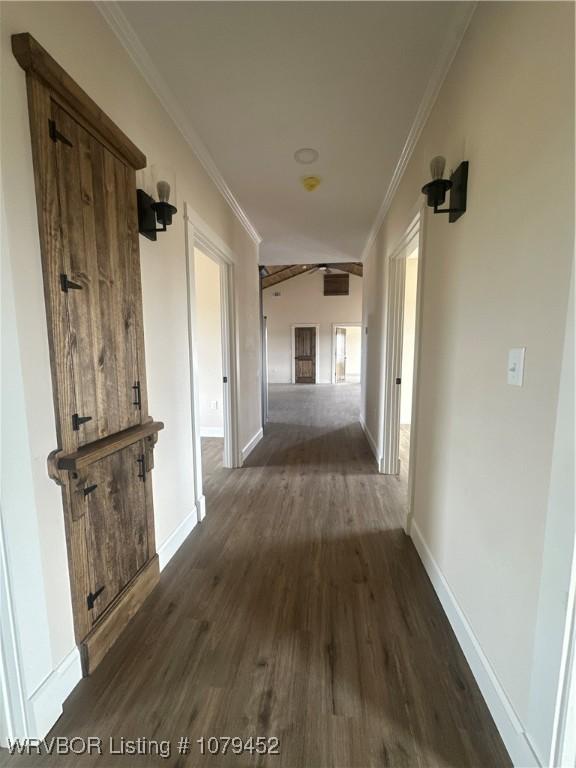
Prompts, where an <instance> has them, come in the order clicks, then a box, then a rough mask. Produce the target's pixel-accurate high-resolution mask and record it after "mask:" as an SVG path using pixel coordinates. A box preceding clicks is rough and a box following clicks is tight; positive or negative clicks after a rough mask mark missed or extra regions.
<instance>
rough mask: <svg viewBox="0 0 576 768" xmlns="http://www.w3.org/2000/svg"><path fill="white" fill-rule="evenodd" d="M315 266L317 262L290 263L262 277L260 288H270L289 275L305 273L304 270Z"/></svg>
mask: <svg viewBox="0 0 576 768" xmlns="http://www.w3.org/2000/svg"><path fill="white" fill-rule="evenodd" d="M317 266H318V265H317V264H290V265H288V266H286V267H283V268H282V269H281V270H280V269H279V270H278V271H276V272H273V273H272V274H271V275H268V276H267V277H263V278H262V288H270V287H271V286H272V285H277V284H278V283H282V282H284V280H290V278H291V277H297V276H298V275H305V274H306V272H310V270H311V269H314V268H315V267H317Z"/></svg>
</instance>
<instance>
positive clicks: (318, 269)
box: [310, 264, 332, 275]
mask: <svg viewBox="0 0 576 768" xmlns="http://www.w3.org/2000/svg"><path fill="white" fill-rule="evenodd" d="M310 272H311V273H312V272H323V273H324V274H325V275H331V274H332V270H331V269H330V267H329V266H328V264H318V266H317V267H315V268H314V269H311V270H310Z"/></svg>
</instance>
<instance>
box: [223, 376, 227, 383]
mask: <svg viewBox="0 0 576 768" xmlns="http://www.w3.org/2000/svg"><path fill="white" fill-rule="evenodd" d="M222 381H223V382H224V384H228V376H223V377H222Z"/></svg>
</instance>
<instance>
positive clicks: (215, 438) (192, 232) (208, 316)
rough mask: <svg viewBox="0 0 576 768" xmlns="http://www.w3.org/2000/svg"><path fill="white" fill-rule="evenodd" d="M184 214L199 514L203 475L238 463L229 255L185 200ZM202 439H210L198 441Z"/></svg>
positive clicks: (203, 507) (200, 513) (201, 513)
mask: <svg viewBox="0 0 576 768" xmlns="http://www.w3.org/2000/svg"><path fill="white" fill-rule="evenodd" d="M184 218H185V220H186V224H187V227H186V269H187V280H188V341H189V363H190V406H191V428H192V431H191V438H192V450H193V476H194V495H195V499H196V511H197V517H198V520H202V518H203V517H204V515H205V512H206V498H205V494H204V488H205V482H204V481H205V479H206V477H207V476H208V475H211V474H213V473H214V472H215V471H217V470H218V468H219V467H225V468H230V469H231V468H233V467H238V466H240V465H241V459H240V451H239V449H238V394H237V393H238V387H237V378H238V376H237V360H236V330H235V320H234V318H235V301H234V295H235V289H234V257H233V254H232V252H231V251H230V249H229V248H228V247H227V245H226V244H225V243H224V242H223V241H222V240H221V238H219V237H218V235H217V234H215V233H214V232H213V231H212V230H211V229H210V227H209V226H208V225H207V224H206V223H205V222H204V221H203V220H202V219H201V218H200V217H199V216H198V215H197V214H195V213H194V212H193V211H192V210H191V209H190V208H188V206H185V215H184ZM203 440H204V441H210V442H205V444H204V446H203V445H202V441H203ZM203 447H204V449H205V450H204V451H203ZM203 453H204V458H205V461H204V462H203V461H202V458H203ZM204 464H206V467H204V466H203V465H204Z"/></svg>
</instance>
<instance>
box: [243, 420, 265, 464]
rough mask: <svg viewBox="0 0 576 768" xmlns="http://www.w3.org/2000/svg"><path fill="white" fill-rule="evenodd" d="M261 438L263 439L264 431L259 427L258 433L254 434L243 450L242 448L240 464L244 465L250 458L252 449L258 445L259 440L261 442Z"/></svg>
mask: <svg viewBox="0 0 576 768" xmlns="http://www.w3.org/2000/svg"><path fill="white" fill-rule="evenodd" d="M263 437H264V430H263V429H262V427H260V429H259V430H258V432H256V434H255V435H254V436H253V437H252V438H251V439H250V440H249V441H248V442H247V443H246V445H245V446H244V448H242V454H241V456H242V464H244V462H245V461H246V459H247V458H248V456H250V454H251V453H252V451H253V450H254V448H256V446H257V445H258V443H259V442H260V440H262V438H263Z"/></svg>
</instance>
